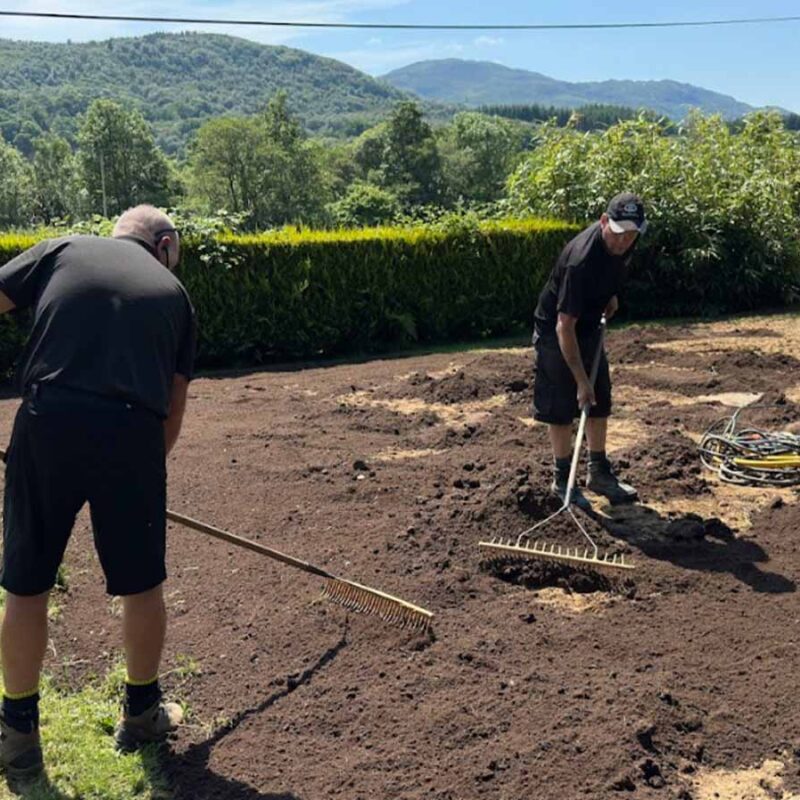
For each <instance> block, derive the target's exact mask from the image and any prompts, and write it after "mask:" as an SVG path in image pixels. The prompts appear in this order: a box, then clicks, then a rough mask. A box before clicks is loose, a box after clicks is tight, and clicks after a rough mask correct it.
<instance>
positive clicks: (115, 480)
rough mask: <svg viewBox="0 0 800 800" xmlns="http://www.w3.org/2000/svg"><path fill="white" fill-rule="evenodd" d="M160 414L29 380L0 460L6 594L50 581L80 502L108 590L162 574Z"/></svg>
mask: <svg viewBox="0 0 800 800" xmlns="http://www.w3.org/2000/svg"><path fill="white" fill-rule="evenodd" d="M165 461H166V459H165V452H164V423H163V420H162V419H160V418H159V417H158V416H156V415H155V414H153V413H152V412H150V411H146V410H144V409H141V408H138V407H135V406H132V405H129V404H127V403H125V402H124V401H121V400H116V399H111V398H105V397H101V396H99V395H90V394H87V393H85V392H78V391H75V390H72V389H65V388H62V387H55V386H49V385H39V386H38V387H35V391H33V392H32V393H31V395H30V396H29V397H27V398H26V399H25V400H23V402H22V405H21V406H20V408H19V411H18V412H17V417H16V420H15V422H14V431H13V433H12V436H11V444H10V445H9V448H8V456H7V459H6V480H5V501H4V518H3V572H2V579H0V584H1V585H2V586H3V587H4V588H5V589H7V590H8V591H9V592H11V593H13V594H19V595H34V594H39V593H41V592H45V591H47V590H49V589H51V588H52V587H53V585H54V584H55V580H56V573H57V571H58V567H59V565H60V564H61V560H62V558H63V557H64V550H65V548H66V546H67V542H68V541H69V537H70V534H71V532H72V527H73V525H74V523H75V517H76V515H77V513H78V511H80V509H81V507H82V506H83V504H84V503H85V502H88V503H89V507H90V510H91V518H92V528H93V530H94V543H95V548H96V550H97V554H98V556H99V558H100V563H101V565H102V567H103V572H104V573H105V576H106V588H107V591H108V592H109V594H115V595H129V594H138V593H139V592H144V591H146V590H148V589H152V588H154V587H156V586H158V585H159V584H160V583H162V582H163V581H164V579H165V578H166V569H165V566H164V556H165V539H166V463H165Z"/></svg>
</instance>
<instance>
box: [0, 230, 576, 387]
mask: <svg viewBox="0 0 800 800" xmlns="http://www.w3.org/2000/svg"><path fill="white" fill-rule="evenodd" d="M577 230H579V228H578V227H577V226H574V225H570V224H567V223H563V222H554V221H544V220H521V221H520V220H513V221H501V222H487V223H480V224H479V223H476V222H473V221H471V220H468V219H467V220H464V219H459V220H456V221H450V222H448V223H441V224H438V225H431V226H420V227H416V228H373V229H362V230H353V231H296V230H292V229H287V230H283V231H276V232H271V233H267V234H261V235H253V236H234V235H220V236H217V237H215V238H209V237H191V236H190V237H187V238H186V239H185V240H184V242H183V257H182V266H181V270H180V273H179V276H180V278H181V280H182V281H183V282H184V284H185V286H186V288H187V289H188V291H189V293H190V295H191V297H192V301H193V302H194V304H195V307H196V308H197V313H198V318H199V321H200V347H199V353H198V359H199V361H198V363H199V364H200V365H201V366H206V367H208V366H214V367H220V366H236V365H244V364H261V363H266V362H269V361H276V360H281V359H293V358H309V357H320V356H331V355H336V354H343V353H351V352H377V351H381V350H386V349H390V348H395V347H399V346H403V345H407V344H409V343H411V342H441V341H447V340H456V339H467V338H481V337H488V336H497V335H502V334H506V333H509V332H512V331H515V330H519V329H520V328H523V327H524V328H529V327H530V326H531V324H532V318H533V308H534V304H535V300H536V296H537V294H538V291H539V289H540V287H541V285H542V282H543V281H544V279H545V277H546V276H547V274H548V273H549V271H550V269H551V267H552V265H553V263H554V261H555V259H556V257H557V256H558V253H559V252H560V250H561V248H562V247H563V245H564V244H565V243H566V241H568V239H569V238H570V237H571V236H573V235H574V234H575V233H576V232H577ZM36 238H41V237H36ZM36 238H34V237H33V236H20V235H9V236H3V237H0V263H5V262H6V261H8V260H9V259H10V258H12V257H13V256H15V255H17V254H18V253H19V252H21V251H22V250H24V249H25V248H26V247H29V246H30V245H31V244H33V243H34V241H35V240H36ZM23 335H24V334H23V331H22V326H21V325H20V323H19V322H18V321H15V320H13V319H6V320H2V321H1V322H0V370H3V371H7V370H8V368H9V367H10V366H11V365H12V363H13V359H14V358H15V357H16V355H17V354H18V352H19V346H20V344H21V341H22V338H23Z"/></svg>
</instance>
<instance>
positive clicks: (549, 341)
mask: <svg viewBox="0 0 800 800" xmlns="http://www.w3.org/2000/svg"><path fill="white" fill-rule="evenodd" d="M597 336H599V334H598V335H597ZM597 336H592V337H587V338H586V339H580V340H578V345H579V347H580V351H581V359H582V360H583V366H584V368H585V369H586V374H587V375H590V374H591V368H592V361H593V360H594V354H595V352H596V351H597V343H598V338H597ZM534 349H535V351H536V366H535V369H534V384H533V416H534V419H536V420H538V421H540V422H547V423H549V424H551V425H569V424H570V423H571V422H572V421H573V420H574V419H575V418H576V417H579V416H580V413H581V411H580V409H579V408H578V386H577V384H576V383H575V378H574V377H573V375H572V371H571V370H570V368H569V366H568V365H567V362H566V361H565V360H564V356H563V354H562V352H561V348H560V347H559V344H558V339H557V338H556V337H555V336H552V337H550V336H539V335H535V336H534ZM594 395H595V400H596V401H597V402H596V404H595V405H593V406H592V408H591V410H590V411H589V416H590V417H608V416H610V415H611V376H610V374H609V371H608V360H607V359H606V354H605V351H604V352H603V354H602V355H601V357H600V366H599V368H598V371H597V379H596V380H595V383H594Z"/></svg>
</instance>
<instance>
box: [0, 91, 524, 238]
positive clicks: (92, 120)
mask: <svg viewBox="0 0 800 800" xmlns="http://www.w3.org/2000/svg"><path fill="white" fill-rule="evenodd" d="M75 142H76V145H75V147H73V146H72V145H71V144H70V143H69V141H68V140H67V139H66V138H65V137H62V136H59V135H57V134H54V133H45V134H42V135H40V136H38V137H36V138H34V139H32V141H31V142H30V145H29V148H28V150H29V152H28V153H27V154H26V153H24V152H22V151H21V150H19V149H17V148H15V147H14V146H12V145H10V144H8V143H0V226H1V227H3V228H12V227H30V226H31V225H35V224H44V225H50V224H52V223H54V222H58V221H67V222H74V221H76V220H81V219H86V218H89V217H91V216H92V215H102V216H105V217H108V216H112V215H115V214H118V213H119V212H121V211H122V210H124V209H125V208H127V207H129V206H130V205H132V204H135V203H139V202H149V203H153V204H155V205H159V206H165V207H181V208H185V209H186V210H187V211H196V212H200V213H204V214H213V213H215V212H217V211H219V210H222V209H224V210H226V211H227V212H229V213H231V214H234V215H238V216H239V217H240V218H241V219H242V221H243V226H244V228H245V229H250V230H261V229H266V228H271V227H275V226H280V225H283V224H286V223H298V224H304V225H314V226H323V227H324V226H330V225H344V226H351V225H365V224H376V223H381V222H388V221H393V220H396V219H398V218H399V217H400V216H402V215H404V214H407V215H408V214H414V213H416V212H418V211H419V209H420V208H422V207H432V208H452V207H454V206H456V205H458V204H464V203H467V204H476V203H477V204H480V203H491V202H494V201H496V200H498V199H499V198H500V197H501V196H502V194H503V191H504V186H505V181H506V178H507V177H508V175H509V174H510V173H511V171H512V170H513V169H514V167H515V166H516V165H517V163H518V161H519V159H520V158H521V157H522V155H523V153H524V152H525V151H526V150H527V149H528V148H529V147H530V144H531V128H530V126H528V125H524V124H522V123H518V122H515V121H512V120H508V119H503V118H500V117H492V116H488V115H485V114H482V113H478V112H463V113H461V114H457V115H456V116H455V118H454V119H453V121H452V123H451V124H449V125H445V126H443V127H441V128H438V129H436V130H434V129H433V128H432V127H431V126H430V125H429V124H428V122H426V121H425V119H424V118H423V113H422V110H421V108H420V107H419V106H418V105H417V104H415V103H413V102H410V101H402V102H400V103H398V104H397V105H396V106H395V107H394V109H393V110H392V112H391V113H390V115H389V117H388V119H386V120H385V121H383V122H380V123H378V124H377V125H374V126H372V127H370V128H368V129H367V130H365V131H364V132H363V133H361V135H359V136H357V137H355V138H353V139H350V140H347V141H342V140H338V139H320V138H312V137H310V136H309V135H308V134H307V132H306V131H305V130H304V128H303V126H302V125H301V123H300V121H299V119H298V118H297V117H295V116H293V115H292V114H291V113H290V111H289V109H288V106H287V96H286V94H285V93H278V94H276V95H275V96H274V97H273V98H272V99H271V100H270V101H269V103H268V104H267V106H266V108H265V109H263V111H261V112H260V113H258V114H255V115H252V116H247V117H245V116H221V117H215V118H213V119H211V120H209V121H208V122H206V123H205V124H203V125H202V126H201V127H200V129H199V131H198V132H197V134H196V136H195V137H194V139H193V141H192V143H191V145H190V147H189V148H188V153H187V155H186V157H185V158H183V159H182V160H178V159H176V158H170V157H168V156H167V155H166V154H165V153H164V152H162V151H161V150H160V149H159V147H158V146H157V144H156V141H155V138H154V135H153V131H152V129H151V127H150V125H149V123H148V122H147V121H146V120H145V119H144V117H143V116H142V114H141V113H140V112H139V111H138V110H136V109H135V108H126V107H124V106H122V105H121V104H119V103H117V102H115V101H113V100H108V99H100V100H96V101H94V102H93V103H92V104H91V105H90V106H89V108H88V110H87V112H86V113H85V114H83V115H81V116H80V118H79V125H78V130H77V135H76V137H75Z"/></svg>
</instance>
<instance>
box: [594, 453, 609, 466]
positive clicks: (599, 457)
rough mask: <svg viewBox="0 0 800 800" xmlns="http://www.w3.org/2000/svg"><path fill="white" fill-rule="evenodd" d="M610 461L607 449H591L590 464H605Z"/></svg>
mask: <svg viewBox="0 0 800 800" xmlns="http://www.w3.org/2000/svg"><path fill="white" fill-rule="evenodd" d="M607 462H608V457H607V456H606V451H605V450H590V451H589V463H590V464H605V463H607Z"/></svg>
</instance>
